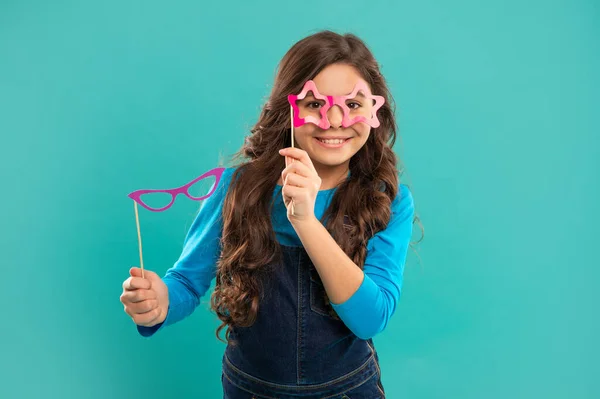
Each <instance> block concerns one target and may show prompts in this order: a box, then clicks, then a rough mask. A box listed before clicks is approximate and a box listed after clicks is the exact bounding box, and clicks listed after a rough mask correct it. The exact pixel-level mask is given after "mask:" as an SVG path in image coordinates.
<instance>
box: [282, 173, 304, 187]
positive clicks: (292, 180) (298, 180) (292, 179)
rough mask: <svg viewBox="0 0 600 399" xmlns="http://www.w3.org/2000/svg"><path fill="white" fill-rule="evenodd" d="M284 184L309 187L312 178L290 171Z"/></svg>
mask: <svg viewBox="0 0 600 399" xmlns="http://www.w3.org/2000/svg"><path fill="white" fill-rule="evenodd" d="M283 184H284V185H288V186H295V187H308V186H309V184H310V179H308V178H307V177H304V176H300V175H297V174H295V173H290V174H288V175H287V176H286V180H285V181H284V182H283Z"/></svg>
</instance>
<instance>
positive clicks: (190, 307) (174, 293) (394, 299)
mask: <svg viewBox="0 0 600 399" xmlns="http://www.w3.org/2000/svg"><path fill="white" fill-rule="evenodd" d="M233 171H234V168H226V169H225V170H224V172H223V174H222V176H221V180H220V182H219V185H218V186H217V188H216V189H215V191H214V193H213V194H212V195H211V196H210V197H208V198H207V199H206V200H204V202H203V203H202V204H201V206H200V210H199V212H198V214H197V215H196V218H195V220H194V222H193V224H192V226H191V227H190V229H189V231H188V233H187V235H186V237H185V240H184V246H183V250H182V252H181V255H180V257H179V259H178V260H177V261H176V262H175V264H174V265H173V266H172V267H171V268H170V269H168V270H167V271H166V273H165V275H164V277H163V278H162V279H163V281H164V282H165V284H166V285H167V287H168V289H169V309H168V311H167V317H166V319H165V321H164V322H163V323H161V324H157V325H155V326H153V327H144V326H137V329H138V331H139V333H140V334H141V335H142V336H145V337H148V336H151V335H153V334H155V333H156V332H157V331H158V330H160V329H162V328H164V327H166V326H168V325H171V324H174V323H176V322H178V321H180V320H182V319H184V318H186V317H187V316H189V315H190V314H191V313H192V312H193V311H194V309H195V308H196V307H197V306H198V304H199V303H200V298H202V297H203V296H204V295H205V294H206V292H207V291H208V289H209V287H210V285H211V283H212V280H213V279H214V278H215V275H216V263H217V259H218V256H219V254H220V251H221V246H220V238H221V233H222V227H223V225H222V216H221V213H222V209H223V200H224V198H225V195H226V193H227V189H228V186H229V184H230V182H231V176H232V174H233ZM336 189H337V188H332V189H329V190H321V191H319V192H318V194H317V198H316V201H315V216H316V217H317V219H319V220H320V219H321V217H322V216H323V214H324V212H325V210H326V209H327V207H328V205H329V203H330V201H331V197H332V195H333V193H334V192H335V190H336ZM273 196H274V197H275V198H274V199H275V204H274V206H273V211H272V214H271V221H272V225H273V229H274V231H275V235H276V237H277V240H278V241H279V242H280V243H281V244H283V245H290V246H302V242H301V241H300V238H299V237H298V235H297V234H296V232H295V230H294V228H293V227H292V225H291V223H290V222H289V220H288V219H287V211H286V208H285V205H284V204H283V199H282V196H281V186H280V185H278V186H277V188H276V189H275V190H274V192H273ZM413 214H414V203H413V198H412V195H411V192H410V190H409V189H408V187H407V186H406V185H404V184H400V187H399V190H398V195H397V197H396V198H395V199H394V201H392V216H391V219H390V222H389V224H388V226H387V227H386V229H384V230H382V231H379V232H378V233H376V234H375V235H374V236H373V237H371V239H370V240H369V241H368V243H367V256H366V259H365V263H364V268H363V271H364V279H363V282H362V283H361V285H360V286H359V288H358V290H357V291H356V292H355V293H354V294H353V295H352V296H351V297H350V298H349V299H348V300H346V301H345V302H343V303H341V304H334V303H332V304H331V305H332V307H333V309H334V310H335V311H336V312H337V314H338V316H339V317H340V319H341V320H342V321H343V322H344V323H345V324H346V326H347V327H348V328H349V329H350V330H351V331H352V332H353V333H354V334H356V336H358V337H359V338H362V339H368V338H371V337H373V336H374V335H376V334H378V333H379V332H381V331H383V329H384V328H385V327H386V326H387V324H388V321H389V319H390V317H391V316H392V315H393V314H394V311H395V310H396V305H397V303H398V300H399V298H400V291H401V287H402V280H403V272H404V264H405V260H406V255H407V250H408V245H409V241H410V238H411V234H412V222H413Z"/></svg>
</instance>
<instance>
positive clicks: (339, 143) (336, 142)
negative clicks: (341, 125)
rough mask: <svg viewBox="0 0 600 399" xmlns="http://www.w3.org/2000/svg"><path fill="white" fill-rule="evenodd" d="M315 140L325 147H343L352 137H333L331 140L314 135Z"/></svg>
mask: <svg viewBox="0 0 600 399" xmlns="http://www.w3.org/2000/svg"><path fill="white" fill-rule="evenodd" d="M315 140H316V141H317V143H319V145H320V146H322V147H325V148H340V147H343V146H344V144H346V143H347V142H348V141H350V140H352V138H349V139H333V140H325V141H324V140H321V139H318V138H316V137H315Z"/></svg>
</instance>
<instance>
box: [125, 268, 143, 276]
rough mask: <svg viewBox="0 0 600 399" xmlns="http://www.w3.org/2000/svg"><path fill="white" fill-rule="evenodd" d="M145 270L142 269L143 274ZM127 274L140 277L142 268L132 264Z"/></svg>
mask: <svg viewBox="0 0 600 399" xmlns="http://www.w3.org/2000/svg"><path fill="white" fill-rule="evenodd" d="M145 272H146V271H145V270H144V274H145ZM129 275H130V276H131V277H142V268H141V267H137V266H134V267H132V268H131V269H129Z"/></svg>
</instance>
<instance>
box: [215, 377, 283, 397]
mask: <svg viewBox="0 0 600 399" xmlns="http://www.w3.org/2000/svg"><path fill="white" fill-rule="evenodd" d="M223 375H224V376H225V378H227V381H229V382H230V383H231V384H232V385H235V386H236V387H238V388H239V389H241V390H242V391H246V392H248V393H250V394H252V399H254V397H255V396H254V395H257V393H256V392H252V391H250V390H248V389H246V388H244V387H241V386H239V385H238V384H236V383H235V382H233V381H232V380H231V378H229V377H228V376H227V374H225V373H223ZM261 397H262V398H265V399H277V398H274V397H271V396H261Z"/></svg>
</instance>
